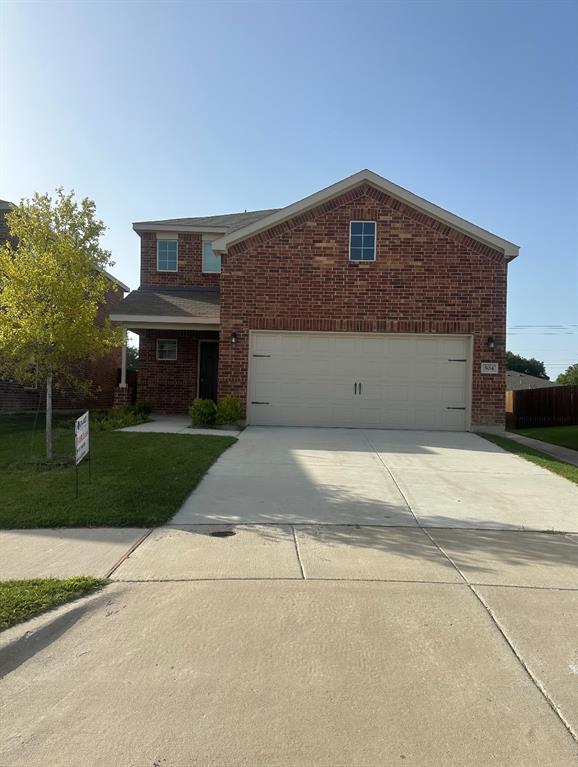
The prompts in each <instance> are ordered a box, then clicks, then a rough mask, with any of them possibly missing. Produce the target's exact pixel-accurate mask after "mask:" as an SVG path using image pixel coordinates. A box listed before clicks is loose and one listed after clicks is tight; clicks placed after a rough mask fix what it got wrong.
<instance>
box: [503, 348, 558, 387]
mask: <svg viewBox="0 0 578 767" xmlns="http://www.w3.org/2000/svg"><path fill="white" fill-rule="evenodd" d="M506 367H507V368H508V370H515V371H516V372H517V373H526V375H529V376H536V377H537V378H544V379H545V380H549V376H547V375H546V368H545V366H544V363H543V362H540V360H537V359H534V357H530V358H526V357H520V355H519V354H513V352H506Z"/></svg>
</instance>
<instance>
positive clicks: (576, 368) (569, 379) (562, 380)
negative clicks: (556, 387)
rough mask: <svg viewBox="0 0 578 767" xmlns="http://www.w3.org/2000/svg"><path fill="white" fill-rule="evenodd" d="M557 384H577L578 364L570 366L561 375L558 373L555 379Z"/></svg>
mask: <svg viewBox="0 0 578 767" xmlns="http://www.w3.org/2000/svg"><path fill="white" fill-rule="evenodd" d="M556 383H559V384H578V362H576V363H574V365H570V367H569V368H567V369H566V370H565V371H564V372H563V373H560V375H559V376H558V378H557V379H556Z"/></svg>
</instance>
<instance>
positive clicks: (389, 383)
mask: <svg viewBox="0 0 578 767" xmlns="http://www.w3.org/2000/svg"><path fill="white" fill-rule="evenodd" d="M133 228H134V230H135V231H136V232H137V233H138V235H139V236H140V238H141V284H140V288H139V289H138V290H136V291H134V292H132V293H130V295H128V296H127V297H126V298H125V300H124V302H123V303H122V304H121V305H120V306H119V307H118V308H117V309H116V311H115V312H114V313H113V314H112V315H111V317H112V319H114V320H116V321H118V322H121V323H122V324H123V325H124V326H125V327H126V328H128V329H130V330H132V331H134V332H136V333H138V334H139V336H140V371H139V398H141V399H146V400H149V401H150V403H151V405H152V407H153V409H154V410H156V411H158V412H166V413H180V412H185V411H186V410H187V407H188V406H189V405H190V403H191V401H192V400H193V399H194V398H195V397H197V396H198V397H204V398H212V399H216V398H217V397H223V396H225V395H236V396H238V397H240V398H241V399H242V400H243V402H244V403H246V408H247V420H248V423H250V424H262V425H268V424H275V425H309V426H346V427H348V426H351V427H355V426H363V427H383V428H387V427H390V428H408V429H422V428H423V429H449V430H468V429H474V428H476V427H477V426H484V427H502V426H503V423H504V389H505V368H504V357H505V338H506V282H507V264H508V261H510V260H511V259H512V258H515V257H516V256H517V255H518V247H517V246H516V245H514V244H512V243H511V242H508V241H507V240H503V239H502V238H500V237H497V236H496V235H494V234H491V233H490V232H487V231H485V230H484V229H481V228H479V227H477V226H475V225H474V224H471V223H469V222H467V221H465V220H463V219H461V218H459V217H457V216H455V215H453V214H452V213H449V212H448V211H445V210H443V209H441V208H439V207H437V206H436V205H433V204H432V203H430V202H427V201H426V200H424V199H422V198H420V197H417V196H416V195H414V194H412V193H411V192H408V191H407V190H405V189H402V188H401V187H398V186H396V185H395V184H393V183H391V182H390V181H387V180H386V179H384V178H382V177H380V176H378V175H376V174H375V173H372V172H371V171H367V170H364V171H361V172H360V173H357V174H355V175H354V176H351V177H349V178H346V179H344V180H343V181H340V182H339V183H337V184H334V185H332V186H330V187H328V188H327V189H323V190H322V191H320V192H317V193H315V194H313V195H311V196H310V197H307V198H305V199H304V200H301V201H299V202H296V203H294V204H292V205H289V206H287V207H285V208H281V209H274V210H261V211H254V212H246V213H240V214H231V215H224V216H209V217H204V218H184V219H168V220H163V221H147V222H139V223H135V224H134V225H133ZM121 395H122V392H121Z"/></svg>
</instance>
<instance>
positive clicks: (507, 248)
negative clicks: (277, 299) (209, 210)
mask: <svg viewBox="0 0 578 767" xmlns="http://www.w3.org/2000/svg"><path fill="white" fill-rule="evenodd" d="M361 184H369V185H370V186H373V187H375V188H376V189H379V190H381V191H383V192H385V193H386V194H388V195H390V196H391V197H394V198H395V199H397V200H400V201H401V202H404V203H406V204H407V205H409V206H410V207H412V208H415V209H416V210H419V211H421V212H423V213H425V214H427V215H428V216H430V217H431V218H433V219H436V220H437V221H441V222H442V223H444V224H446V225H447V226H449V227H451V228H452V229H456V230H457V231H459V232H462V233H464V234H467V235H468V236H469V237H471V238H472V239H474V240H478V241H479V242H482V243H483V244H484V245H487V246H489V247H491V248H493V249H494V250H497V251H499V252H501V253H503V254H504V257H505V258H506V260H508V261H510V260H511V259H513V258H516V256H517V255H518V253H519V251H520V248H519V246H518V245H515V244H514V243H513V242H509V241H508V240H504V239H502V238H501V237H498V236H497V235H495V234H492V233H491V232H488V231H486V230H485V229H482V228H481V227H479V226H476V225H475V224H472V223H470V222H469V221H466V220H465V219H464V218H460V217H459V216H456V215H454V214H453V213H450V212H449V211H447V210H444V209H443V208H440V207H438V206H437V205H434V204H433V203H431V202H428V200H424V199H423V197H418V196H417V195H416V194H413V192H410V191H408V190H407V189H404V188H403V187H401V186H398V185H397V184H394V183H393V182H392V181H388V180H387V179H386V178H383V177H382V176H379V175H378V174H377V173H373V171H371V170H367V169H365V170H361V171H359V173H355V174H354V175H353V176H348V177H347V178H344V179H343V180H342V181H338V182H337V183H336V184H332V185H331V186H328V187H326V188H325V189H322V190H321V191H319V192H315V194H312V195H310V196H309V197H305V198H304V199H302V200H299V201H298V202H294V203H292V204H291V205H287V207H285V208H280V209H277V210H274V211H272V212H269V215H265V216H262V217H260V218H258V219H256V220H255V221H252V222H250V223H247V224H246V225H244V226H241V227H236V228H234V229H231V230H230V231H228V232H225V233H224V234H223V236H221V237H219V238H218V239H217V240H215V241H214V242H213V248H214V249H215V250H216V251H220V252H224V251H226V250H227V248H228V247H229V246H230V245H233V244H234V243H236V242H240V241H241V240H244V239H247V238H248V237H252V236H253V235H255V234H258V233H259V232H262V231H264V230H266V229H270V228H271V227H273V226H276V225H277V224H281V223H283V222H284V221H287V220H288V219H291V218H293V217H294V216H298V215H299V214H301V213H304V212H306V211H308V210H310V209H311V208H314V207H316V206H317V205H321V204H322V203H324V202H326V201H327V200H330V199H332V198H334V197H338V196H339V195H342V194H344V193H345V192H348V191H349V190H351V189H353V188H354V187H356V186H360V185H361ZM261 212H263V211H261Z"/></svg>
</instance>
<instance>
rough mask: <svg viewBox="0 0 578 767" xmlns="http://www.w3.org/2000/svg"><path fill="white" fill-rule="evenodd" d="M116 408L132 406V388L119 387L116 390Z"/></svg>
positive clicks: (114, 400)
mask: <svg viewBox="0 0 578 767" xmlns="http://www.w3.org/2000/svg"><path fill="white" fill-rule="evenodd" d="M113 402H114V406H115V407H121V406H122V405H130V404H131V403H132V389H131V388H130V386H117V387H116V389H115V390H114V399H113Z"/></svg>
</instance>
